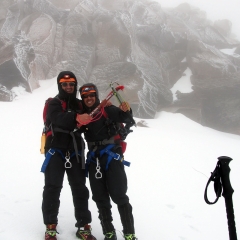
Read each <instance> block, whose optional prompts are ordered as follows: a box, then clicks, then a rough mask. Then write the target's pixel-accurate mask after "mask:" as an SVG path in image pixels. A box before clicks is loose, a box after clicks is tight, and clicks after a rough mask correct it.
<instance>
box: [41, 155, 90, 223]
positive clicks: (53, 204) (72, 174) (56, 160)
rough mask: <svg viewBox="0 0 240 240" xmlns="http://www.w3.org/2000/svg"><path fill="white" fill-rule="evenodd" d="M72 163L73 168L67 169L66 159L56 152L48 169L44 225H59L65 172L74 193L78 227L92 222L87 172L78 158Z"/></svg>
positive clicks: (44, 196)
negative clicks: (89, 208)
mask: <svg viewBox="0 0 240 240" xmlns="http://www.w3.org/2000/svg"><path fill="white" fill-rule="evenodd" d="M70 162H71V163H72V167H71V168H65V166H64V164H65V161H64V159H63V158H62V156H61V155H60V154H59V153H58V152H55V154H54V155H53V156H52V157H51V159H50V162H49V164H48V166H47V168H46V171H45V186H44V190H43V202H42V212H43V221H44V224H57V223H58V218H57V216H58V210H59V206H60V193H61V189H62V185H63V179H64V173H65V172H66V173H67V176H68V182H69V185H70V187H71V191H72V197H73V204H74V209H75V218H76V220H77V223H76V227H82V226H84V225H85V224H87V223H90V222H91V213H90V211H89V210H88V199H89V191H88V189H87V187H86V185H85V183H86V178H85V170H82V164H81V163H78V162H77V160H76V157H73V158H72V159H70Z"/></svg>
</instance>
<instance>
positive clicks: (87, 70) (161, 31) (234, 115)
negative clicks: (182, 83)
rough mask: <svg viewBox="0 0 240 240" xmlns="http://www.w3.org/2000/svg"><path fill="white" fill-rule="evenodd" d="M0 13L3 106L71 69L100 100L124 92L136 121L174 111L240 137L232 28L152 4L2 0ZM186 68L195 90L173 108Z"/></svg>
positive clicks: (188, 9)
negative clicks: (111, 91)
mask: <svg viewBox="0 0 240 240" xmlns="http://www.w3.org/2000/svg"><path fill="white" fill-rule="evenodd" d="M0 13H1V15H0V28H1V31H0V52H1V54H0V101H11V100H12V99H13V97H12V92H11V89H12V88H13V87H15V86H19V85H21V86H23V87H24V88H25V89H26V90H27V91H29V92H31V91H32V90H34V89H36V88H38V87H39V83H38V80H40V79H49V78H53V77H55V76H56V75H57V74H58V73H59V72H60V71H62V70H70V71H73V72H74V73H75V74H76V76H77V78H78V81H79V84H80V85H81V84H83V83H86V82H93V83H95V84H96V85H97V86H98V87H99V91H100V97H101V98H103V97H104V94H105V91H106V89H107V88H108V86H109V84H110V83H111V82H115V81H117V82H119V83H121V84H124V85H125V91H126V92H125V94H126V96H127V99H128V101H129V102H130V103H131V106H132V108H133V111H134V115H135V116H136V117H141V118H153V117H154V116H155V114H156V112H157V111H162V110H168V111H173V112H180V113H183V114H184V115H186V116H187V117H189V118H191V119H193V120H195V121H197V122H199V123H201V124H203V125H205V126H208V127H212V128H215V129H218V130H221V131H226V132H231V133H235V134H240V109H239V108H240V107H239V106H240V105H239V101H240V97H239V96H240V95H239V92H240V87H239V85H240V80H239V79H240V78H239V74H240V70H239V68H240V56H239V54H240V45H239V42H238V41H237V40H236V39H234V38H233V37H231V36H232V32H231V22H230V21H229V20H227V19H223V20H218V21H216V22H214V23H212V22H210V21H209V20H208V19H207V18H206V14H205V12H203V11H201V10H200V9H198V8H195V7H193V6H191V5H189V4H186V3H184V4H181V5H179V6H177V7H175V8H172V9H163V8H161V6H160V4H158V3H156V2H150V1H148V0H125V1H118V0H82V1H78V0H68V1H65V0H4V1H1V3H0ZM224 48H228V49H234V48H236V49H235V52H234V54H232V55H228V54H226V53H224V52H223V51H222V50H221V49H224ZM186 69H190V70H191V73H192V75H191V84H192V92H191V93H181V92H180V91H178V92H177V93H176V97H177V100H173V99H174V95H175V93H172V91H171V88H172V87H173V86H174V85H175V83H177V82H178V80H179V79H180V78H181V77H182V76H183V75H184V72H185V70H186ZM173 94H174V95H173Z"/></svg>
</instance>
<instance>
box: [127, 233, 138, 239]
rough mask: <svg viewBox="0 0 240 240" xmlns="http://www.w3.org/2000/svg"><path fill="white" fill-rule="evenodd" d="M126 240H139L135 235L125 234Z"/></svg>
mask: <svg viewBox="0 0 240 240" xmlns="http://www.w3.org/2000/svg"><path fill="white" fill-rule="evenodd" d="M124 239H125V240H137V238H136V236H135V234H124Z"/></svg>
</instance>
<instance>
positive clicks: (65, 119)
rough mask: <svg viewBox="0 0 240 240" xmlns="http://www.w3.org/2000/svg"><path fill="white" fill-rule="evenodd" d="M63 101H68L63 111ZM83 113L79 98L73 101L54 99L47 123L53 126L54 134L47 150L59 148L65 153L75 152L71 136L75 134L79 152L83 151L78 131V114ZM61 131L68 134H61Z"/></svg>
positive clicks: (50, 138)
mask: <svg viewBox="0 0 240 240" xmlns="http://www.w3.org/2000/svg"><path fill="white" fill-rule="evenodd" d="M60 99H61V100H63V101H66V106H67V107H66V109H65V111H64V110H63V107H62V103H61V101H60ZM77 112H78V113H81V101H80V100H79V99H77V98H73V99H71V100H69V99H64V98H60V96H59V95H58V96H57V97H55V98H53V99H52V100H51V101H50V102H49V105H48V110H47V121H48V122H49V123H51V124H52V130H53V134H52V136H51V135H50V136H49V137H47V141H46V145H45V150H46V151H48V149H49V148H58V149H61V150H64V151H67V150H69V151H72V152H73V151H74V145H73V138H72V136H71V135H70V134H69V133H70V132H74V136H75V139H76V143H77V147H78V150H81V144H82V137H81V132H80V130H79V129H78V130H77V125H76V124H77V123H76V113H77ZM59 129H61V130H63V131H66V132H68V133H63V132H59Z"/></svg>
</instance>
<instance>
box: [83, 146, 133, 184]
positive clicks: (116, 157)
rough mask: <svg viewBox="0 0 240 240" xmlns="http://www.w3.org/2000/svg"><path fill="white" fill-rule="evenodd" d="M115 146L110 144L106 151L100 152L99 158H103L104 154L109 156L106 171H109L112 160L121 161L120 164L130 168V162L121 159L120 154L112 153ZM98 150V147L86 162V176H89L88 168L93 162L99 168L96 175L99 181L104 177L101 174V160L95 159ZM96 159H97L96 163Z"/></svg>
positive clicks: (91, 152)
mask: <svg viewBox="0 0 240 240" xmlns="http://www.w3.org/2000/svg"><path fill="white" fill-rule="evenodd" d="M114 146H115V144H109V145H107V146H106V147H105V148H104V149H102V150H100V151H99V156H100V157H102V156H103V154H107V155H108V158H107V164H106V167H105V171H107V170H108V166H109V164H110V162H111V161H112V160H117V161H120V162H122V163H123V165H125V166H127V167H130V164H131V163H130V162H128V161H126V160H124V157H121V155H120V154H118V153H114V152H113V151H111V149H112V148H113V147H114ZM96 150H97V146H95V148H94V149H93V150H92V151H90V152H89V154H88V157H87V161H86V176H88V166H89V164H90V162H93V163H95V164H96V165H97V167H96V170H97V172H96V174H95V177H96V178H97V179H99V178H101V177H102V173H101V172H100V169H101V168H100V164H99V159H98V158H97V157H95V152H96ZM94 159H96V161H95V160H94ZM100 173H101V174H100Z"/></svg>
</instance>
